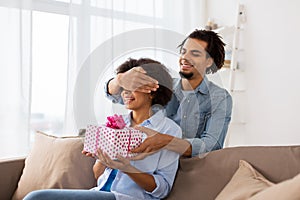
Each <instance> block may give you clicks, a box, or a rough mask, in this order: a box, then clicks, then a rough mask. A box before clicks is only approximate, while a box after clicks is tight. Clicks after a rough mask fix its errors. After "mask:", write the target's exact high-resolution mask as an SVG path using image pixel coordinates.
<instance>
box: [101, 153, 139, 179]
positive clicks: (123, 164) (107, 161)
mask: <svg viewBox="0 0 300 200" xmlns="http://www.w3.org/2000/svg"><path fill="white" fill-rule="evenodd" d="M96 156H97V157H98V160H99V161H100V162H101V163H102V164H103V165H105V166H107V167H109V168H112V169H118V170H120V171H123V172H128V173H134V172H136V171H137V170H136V169H135V168H134V167H133V166H132V165H131V164H130V160H128V159H126V158H124V157H122V156H120V155H118V156H117V159H118V160H112V159H111V158H110V157H109V156H108V155H107V154H106V153H105V152H103V151H102V150H101V149H98V150H97V153H96Z"/></svg>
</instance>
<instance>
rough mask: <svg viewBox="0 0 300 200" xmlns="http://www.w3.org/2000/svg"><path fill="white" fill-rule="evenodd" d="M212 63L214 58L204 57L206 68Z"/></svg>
mask: <svg viewBox="0 0 300 200" xmlns="http://www.w3.org/2000/svg"><path fill="white" fill-rule="evenodd" d="M212 64H214V59H212V57H209V58H207V59H206V68H209V67H210V66H212Z"/></svg>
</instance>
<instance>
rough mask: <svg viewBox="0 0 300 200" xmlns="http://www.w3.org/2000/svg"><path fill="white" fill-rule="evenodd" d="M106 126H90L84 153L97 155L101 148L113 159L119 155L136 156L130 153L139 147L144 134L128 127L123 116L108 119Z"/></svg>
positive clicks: (86, 134)
mask: <svg viewBox="0 0 300 200" xmlns="http://www.w3.org/2000/svg"><path fill="white" fill-rule="evenodd" d="M107 119H108V122H107V123H106V125H88V126H87V129H86V133H85V139H84V148H83V150H84V151H87V152H90V153H96V150H97V149H98V148H100V149H101V150H102V151H104V152H105V153H107V154H108V155H109V156H110V158H111V159H116V158H117V155H118V154H119V155H121V156H123V157H125V158H129V157H133V156H135V155H136V154H134V153H130V150H131V149H134V148H135V147H138V146H139V145H140V144H141V143H142V140H143V138H144V134H143V133H142V132H141V131H138V130H136V129H134V128H131V127H126V126H125V123H124V120H123V118H122V117H121V116H118V115H114V116H112V117H107Z"/></svg>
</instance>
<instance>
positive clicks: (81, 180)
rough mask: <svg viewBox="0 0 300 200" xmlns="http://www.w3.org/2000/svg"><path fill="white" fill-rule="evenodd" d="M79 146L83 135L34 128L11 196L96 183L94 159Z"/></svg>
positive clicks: (16, 197) (88, 185)
mask: <svg viewBox="0 0 300 200" xmlns="http://www.w3.org/2000/svg"><path fill="white" fill-rule="evenodd" d="M82 149H83V138H82V137H75V136H74V137H55V136H50V135H47V134H44V133H41V132H37V133H36V135H35V141H34V144H33V147H32V149H31V151H30V153H29V155H28V157H27V158H26V160H25V167H24V169H23V173H22V176H21V178H20V180H19V183H18V187H17V189H16V191H15V193H14V196H13V199H23V197H24V196H25V195H26V194H27V193H29V192H31V191H33V190H38V189H49V188H69V189H75V188H78V189H79V188H80V189H89V188H92V187H93V186H95V184H96V180H95V178H94V175H93V170H92V168H93V165H94V162H95V160H94V159H93V158H90V157H87V156H85V155H83V154H82V153H81V151H82Z"/></svg>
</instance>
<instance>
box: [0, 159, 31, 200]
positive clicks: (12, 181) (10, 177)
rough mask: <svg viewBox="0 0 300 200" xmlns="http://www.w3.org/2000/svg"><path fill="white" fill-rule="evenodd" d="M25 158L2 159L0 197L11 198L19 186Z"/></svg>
mask: <svg viewBox="0 0 300 200" xmlns="http://www.w3.org/2000/svg"><path fill="white" fill-rule="evenodd" d="M24 161H25V158H15V159H5V160H0V179H1V182H0V199H3V200H9V199H11V197H12V195H13V194H14V191H15V190H16V188H17V186H18V182H19V179H20V177H21V174H22V171H23V168H24V165H25V163H24Z"/></svg>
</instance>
